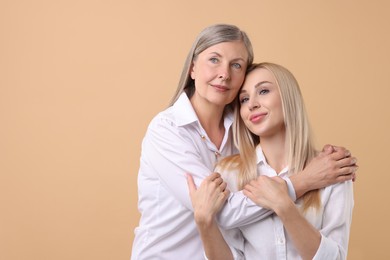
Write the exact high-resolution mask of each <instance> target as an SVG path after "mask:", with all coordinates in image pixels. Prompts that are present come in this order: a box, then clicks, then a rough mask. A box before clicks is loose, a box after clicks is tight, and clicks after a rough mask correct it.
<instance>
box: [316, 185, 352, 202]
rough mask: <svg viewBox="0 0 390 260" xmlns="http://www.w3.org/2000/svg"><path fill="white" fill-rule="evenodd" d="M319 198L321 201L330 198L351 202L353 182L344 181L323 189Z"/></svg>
mask: <svg viewBox="0 0 390 260" xmlns="http://www.w3.org/2000/svg"><path fill="white" fill-rule="evenodd" d="M321 197H322V199H323V200H328V199H329V198H331V197H337V198H339V199H347V200H353V182H352V181H344V182H340V183H336V184H333V185H330V186H328V187H325V188H324V189H322V191H321Z"/></svg>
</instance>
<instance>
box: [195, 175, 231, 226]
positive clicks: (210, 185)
mask: <svg viewBox="0 0 390 260" xmlns="http://www.w3.org/2000/svg"><path fill="white" fill-rule="evenodd" d="M187 184H188V188H189V192H190V197H191V202H192V207H193V209H194V218H195V222H196V223H197V224H198V225H210V224H211V223H212V222H213V221H214V217H215V215H216V214H217V213H218V212H219V210H220V209H221V208H222V206H223V204H224V203H225V201H226V199H227V198H228V197H229V194H230V191H229V190H228V189H227V188H226V185H227V184H226V182H224V181H223V179H222V178H221V175H220V174H219V173H212V174H211V175H209V176H208V177H206V178H205V179H204V180H203V181H202V183H201V185H200V187H199V188H197V187H196V185H195V183H194V179H193V178H192V176H191V175H190V174H187Z"/></svg>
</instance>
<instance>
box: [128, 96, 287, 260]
mask: <svg viewBox="0 0 390 260" xmlns="http://www.w3.org/2000/svg"><path fill="white" fill-rule="evenodd" d="M232 122H233V116H232V114H228V115H226V116H225V119H224V125H225V136H224V139H223V142H222V145H221V147H220V149H217V148H216V147H215V145H214V144H213V143H212V142H211V141H210V140H209V138H208V136H207V134H206V132H205V131H204V129H203V128H202V126H201V125H200V123H199V120H198V118H197V116H196V114H195V112H194V110H193V108H192V106H191V103H190V101H189V99H188V97H187V96H186V95H185V94H184V93H183V94H182V95H181V96H180V98H179V99H178V101H177V102H176V103H175V104H174V105H173V106H172V107H170V108H168V109H166V110H165V111H163V112H161V113H159V114H158V115H157V116H156V117H155V118H154V119H153V120H152V121H151V123H150V125H149V127H148V130H147V133H146V135H145V137H144V139H143V143H142V153H141V159H140V169H139V173H138V208H139V211H140V213H141V219H140V223H139V226H138V227H137V228H136V229H135V239H134V243H133V249H132V256H131V259H133V260H136V259H137V260H138V259H148V260H150V259H203V247H202V244H201V240H200V237H199V234H198V231H197V228H196V225H195V223H194V218H193V209H192V205H191V200H190V197H189V193H188V187H187V181H186V173H191V174H192V175H193V177H194V180H195V183H196V185H197V186H199V185H200V183H201V181H202V180H203V179H204V178H205V177H206V176H208V175H209V174H210V173H211V172H212V171H213V169H214V167H215V163H216V162H217V159H218V158H219V157H223V156H227V155H231V154H233V153H236V152H237V151H236V150H235V148H234V145H233V143H232V141H231V140H232V138H231V133H230V126H231V125H232ZM202 137H204V138H202ZM290 186H291V187H290V189H291V194H295V191H294V189H293V187H292V185H290ZM270 214H271V212H270V211H268V210H266V209H262V208H260V207H258V206H257V205H255V204H254V203H253V202H252V201H251V200H249V199H248V198H246V197H245V196H244V195H243V194H242V193H241V192H237V193H235V194H231V196H230V197H229V202H228V203H227V204H226V205H225V207H224V208H223V209H222V211H221V214H220V217H219V222H220V224H221V225H222V226H223V227H225V228H232V227H236V226H240V225H244V224H249V223H252V222H254V221H258V220H260V219H261V218H264V216H267V215H270Z"/></svg>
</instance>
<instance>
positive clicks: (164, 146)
mask: <svg viewBox="0 0 390 260" xmlns="http://www.w3.org/2000/svg"><path fill="white" fill-rule="evenodd" d="M201 146H204V144H203V143H201ZM142 150H143V155H142V156H141V160H143V162H142V163H143V165H146V166H147V167H148V172H147V173H146V174H145V175H147V176H146V177H147V178H149V176H151V175H153V176H152V177H154V178H155V177H158V178H159V180H161V182H162V183H163V184H164V185H165V187H166V188H167V190H168V191H169V192H170V193H171V194H172V196H174V197H175V198H176V199H177V200H178V201H179V202H180V203H181V204H182V205H183V206H184V207H186V208H188V209H189V210H191V211H192V210H193V208H192V204H191V200H190V197H189V196H188V186H187V185H186V176H185V174H186V173H191V175H192V177H193V179H194V183H195V184H196V186H200V184H201V182H202V180H203V179H204V178H206V177H207V176H208V175H210V173H211V169H212V167H214V162H213V163H210V165H209V166H207V165H206V162H205V161H204V159H202V157H201V156H200V152H199V151H198V148H197V147H196V145H195V141H194V140H193V139H191V135H190V134H188V133H186V132H183V130H181V129H178V128H177V127H176V126H174V125H173V124H172V123H171V122H167V121H164V120H161V119H157V120H156V119H154V120H153V121H152V125H151V127H149V129H148V131H147V134H146V136H145V138H144V141H143V145H142ZM271 213H272V212H270V211H269V210H268V209H264V208H261V207H258V206H257V205H256V204H255V203H253V202H252V201H251V200H249V199H248V198H247V197H246V196H244V195H243V193H242V192H235V193H231V194H230V196H229V199H228V202H227V203H225V205H224V207H223V209H222V210H221V211H220V214H218V216H217V218H218V224H220V226H221V227H223V228H226V229H230V228H233V227H238V226H240V225H244V224H249V223H253V222H255V221H258V220H261V219H262V218H264V217H265V216H268V215H270V214H271Z"/></svg>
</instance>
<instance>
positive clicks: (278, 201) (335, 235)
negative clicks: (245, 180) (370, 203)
mask: <svg viewBox="0 0 390 260" xmlns="http://www.w3.org/2000/svg"><path fill="white" fill-rule="evenodd" d="M260 180H261V181H260V182H259V181H258V180H257V181H254V182H251V183H250V184H249V185H247V186H246V187H245V190H244V193H245V194H246V195H248V197H250V198H251V199H254V200H256V203H259V204H261V205H262V206H264V207H268V208H270V209H273V210H274V211H275V213H276V214H277V215H278V216H279V217H280V219H281V220H282V222H283V225H284V226H285V228H286V231H287V232H288V234H289V236H290V238H291V240H292V241H293V243H294V245H295V247H296V248H297V250H298V252H299V253H300V255H301V256H302V258H303V259H327V260H328V259H346V256H347V251H348V241H349V233H350V227H351V220H352V209H353V205H354V201H353V186H352V182H351V181H346V182H343V183H339V184H336V185H333V186H330V187H328V188H326V189H324V190H323V193H322V194H321V200H322V204H323V205H322V207H323V208H321V209H319V211H318V212H314V213H313V212H311V213H306V215H305V217H304V216H303V215H302V214H301V212H300V211H299V210H298V209H297V208H296V207H295V205H294V203H293V202H292V201H291V199H290V198H289V197H288V195H287V192H286V188H285V184H284V181H282V180H281V179H280V178H279V177H275V178H269V177H265V176H262V177H261V178H260ZM308 220H311V222H312V223H313V224H314V225H316V226H313V225H312V224H311V223H310V222H309V221H308Z"/></svg>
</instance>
